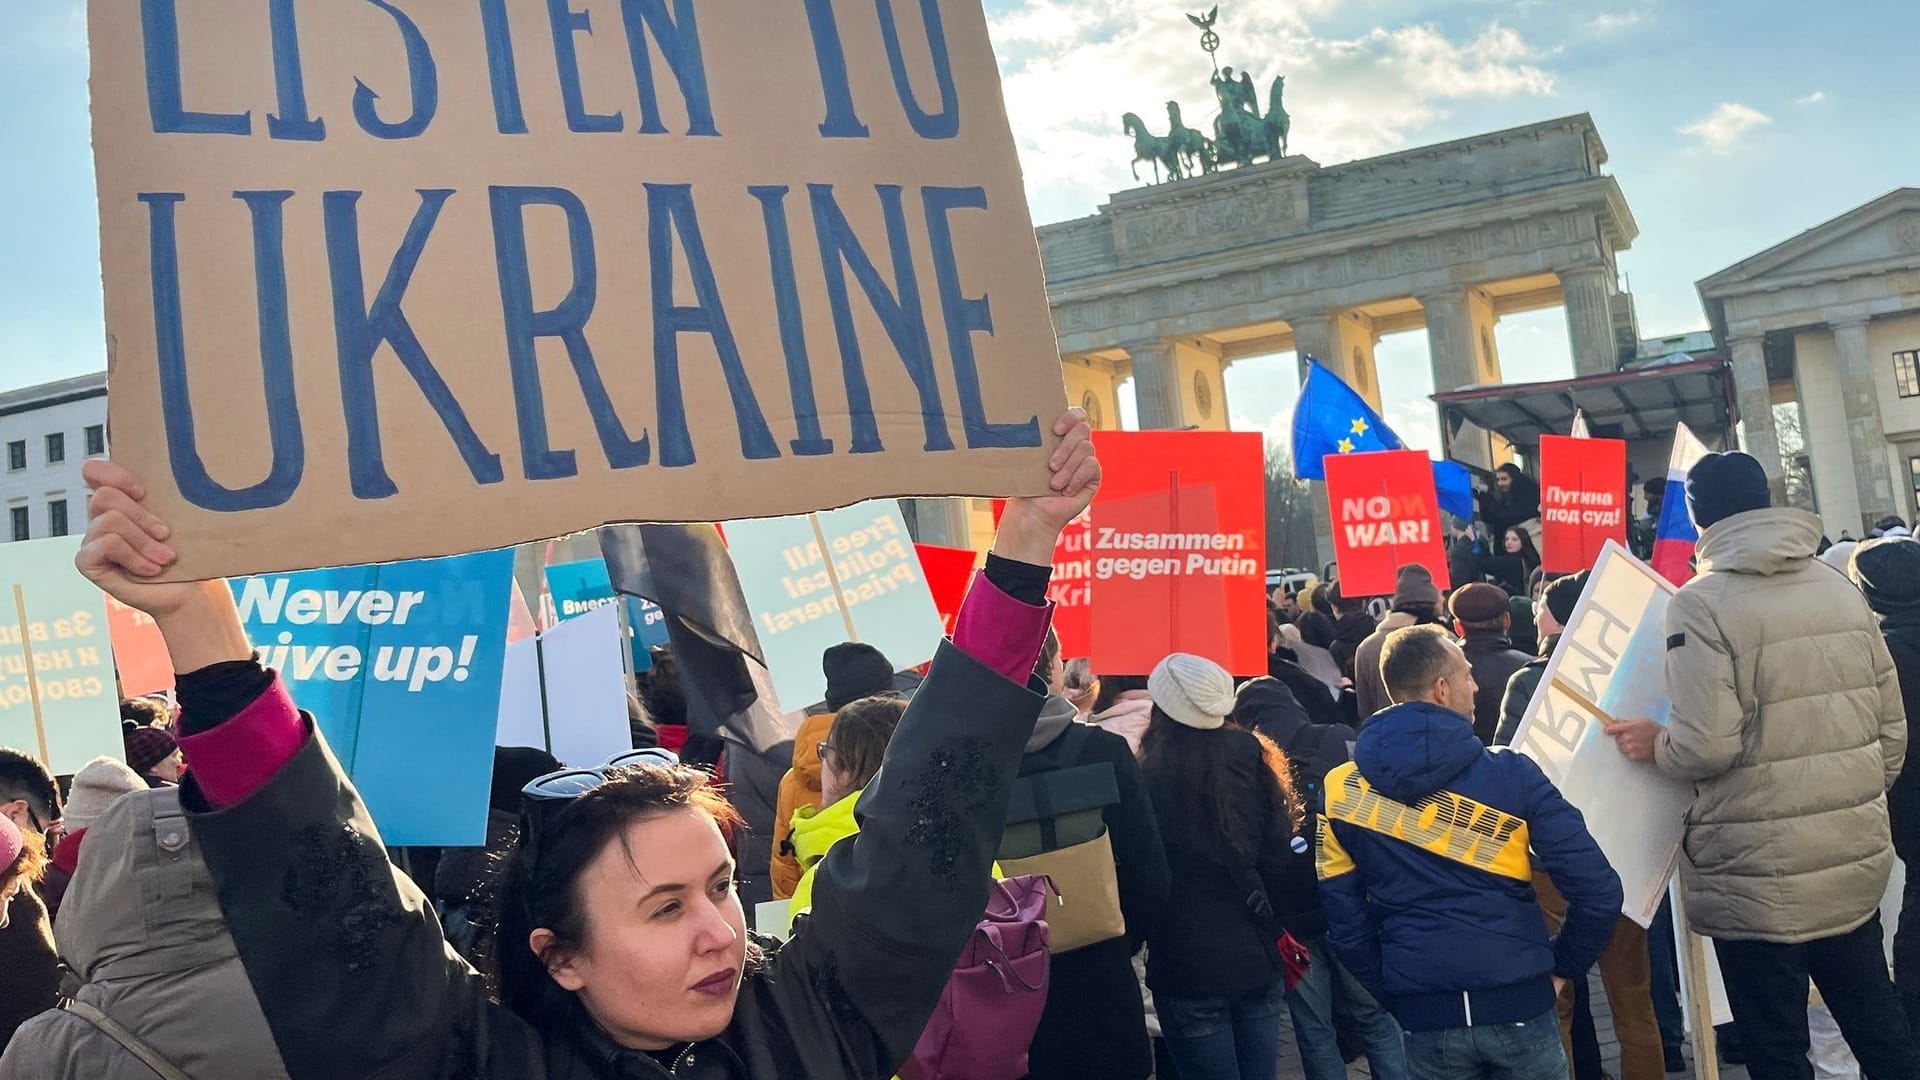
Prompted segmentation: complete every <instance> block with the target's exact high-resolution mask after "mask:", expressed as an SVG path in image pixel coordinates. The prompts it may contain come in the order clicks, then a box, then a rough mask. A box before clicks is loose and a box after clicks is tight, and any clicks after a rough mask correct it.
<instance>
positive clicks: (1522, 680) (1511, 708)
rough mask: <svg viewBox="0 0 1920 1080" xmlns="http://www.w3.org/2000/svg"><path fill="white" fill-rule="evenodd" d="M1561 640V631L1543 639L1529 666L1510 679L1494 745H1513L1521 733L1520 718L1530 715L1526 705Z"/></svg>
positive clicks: (1501, 704)
mask: <svg viewBox="0 0 1920 1080" xmlns="http://www.w3.org/2000/svg"><path fill="white" fill-rule="evenodd" d="M1559 644H1560V635H1559V634H1553V635H1550V636H1549V637H1548V638H1547V640H1545V641H1543V642H1541V643H1540V655H1539V656H1536V657H1534V658H1533V659H1532V660H1529V661H1527V666H1526V667H1523V668H1521V669H1520V670H1519V671H1516V672H1514V673H1513V676H1512V677H1511V678H1509V679H1508V680H1507V690H1506V694H1505V695H1504V696H1502V697H1501V699H1500V727H1499V728H1498V729H1497V730H1495V731H1494V733H1493V745H1495V746H1512V745H1513V737H1514V736H1515V735H1518V734H1519V733H1520V722H1521V721H1522V720H1525V719H1526V718H1527V706H1528V705H1529V704H1531V703H1532V701H1533V694H1534V691H1536V690H1538V689H1540V680H1541V679H1544V678H1546V677H1547V661H1548V660H1550V659H1552V658H1553V650H1554V649H1555V648H1557V647H1558V646H1559ZM1476 678H1477V676H1476Z"/></svg>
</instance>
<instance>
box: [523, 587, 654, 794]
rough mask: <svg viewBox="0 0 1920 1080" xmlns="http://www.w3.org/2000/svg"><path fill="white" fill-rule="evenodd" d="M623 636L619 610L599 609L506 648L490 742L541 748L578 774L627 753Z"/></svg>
mask: <svg viewBox="0 0 1920 1080" xmlns="http://www.w3.org/2000/svg"><path fill="white" fill-rule="evenodd" d="M624 633H625V631H624V630H622V628H621V626H620V609H619V608H617V607H615V606H614V605H612V604H602V605H601V606H599V607H596V608H594V609H593V610H591V611H588V612H585V613H583V614H579V615H575V616H574V617H572V618H569V619H566V620H564V621H562V622H561V623H560V625H558V626H556V627H554V628H553V629H551V630H549V631H547V632H546V633H544V634H541V635H539V638H538V639H537V640H528V641H521V642H516V643H514V644H513V645H509V646H508V647H507V659H506V671H505V674H504V675H503V676H502V677H501V679H500V722H499V725H498V726H497V727H496V728H495V730H494V741H495V743H496V744H497V745H500V746H538V747H542V748H544V749H545V750H546V751H547V752H548V753H550V754H552V755H553V756H554V757H557V758H559V759H560V761H561V763H562V764H564V765H568V766H571V767H574V768H580V769H585V768H591V767H593V766H595V765H598V764H600V763H601V762H603V761H606V760H607V759H608V758H610V757H612V756H613V755H615V754H617V753H620V752H621V751H623V750H631V749H632V748H633V733H632V729H631V728H630V727H629V726H628V723H627V673H626V668H625V666H624V665H623V664H622V662H621V660H620V651H621V648H622V644H621V641H622V637H623V635H624Z"/></svg>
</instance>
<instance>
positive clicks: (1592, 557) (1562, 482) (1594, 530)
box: [1540, 435, 1627, 574]
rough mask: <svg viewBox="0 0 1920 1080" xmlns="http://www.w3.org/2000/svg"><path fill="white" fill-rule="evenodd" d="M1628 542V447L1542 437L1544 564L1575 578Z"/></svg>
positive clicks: (1553, 571) (1615, 441)
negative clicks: (1609, 548)
mask: <svg viewBox="0 0 1920 1080" xmlns="http://www.w3.org/2000/svg"><path fill="white" fill-rule="evenodd" d="M1608 540H1614V541H1617V542H1618V543H1620V544H1621V545H1622V546H1625V544H1626V542H1627V444H1626V443H1625V442H1623V441H1622V440H1620V439H1575V438H1570V437H1568V436H1565V435H1542V436H1540V566H1541V569H1543V570H1545V571H1546V572H1547V573H1549V574H1577V573H1579V572H1580V571H1582V570H1586V569H1590V568H1591V567H1592V566H1593V564H1594V563H1595V562H1597V561H1599V559H1600V550H1601V549H1602V548H1604V547H1606V545H1607V541H1608Z"/></svg>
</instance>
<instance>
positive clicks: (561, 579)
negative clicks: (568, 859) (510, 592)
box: [546, 559, 667, 764]
mask: <svg viewBox="0 0 1920 1080" xmlns="http://www.w3.org/2000/svg"><path fill="white" fill-rule="evenodd" d="M546 575H547V591H548V592H549V593H550V594H551V595H552V597H553V607H554V611H555V613H556V614H557V615H558V616H559V619H560V621H561V622H566V621H567V620H569V619H576V618H579V617H580V616H582V615H585V614H588V613H589V612H592V611H594V610H596V609H598V608H601V607H606V606H609V605H611V604H613V602H614V601H615V600H616V599H625V601H626V604H625V605H624V607H623V609H622V612H621V614H622V615H623V616H624V618H625V619H626V626H627V629H626V635H627V643H628V648H629V650H630V653H631V655H632V658H633V670H634V672H635V673H636V674H638V673H640V672H644V671H651V670H652V669H653V647H654V646H656V645H665V644H666V643H667V613H666V612H664V611H661V610H660V605H659V604H656V603H654V602H653V601H651V600H642V599H640V598H639V597H637V596H628V597H624V598H622V597H620V596H619V594H618V593H616V592H615V591H614V588H613V578H612V576H611V575H609V574H608V572H607V560H605V559H583V560H581V561H580V562H571V563H557V564H554V565H550V566H548V567H547V568H546ZM595 764H598V762H595Z"/></svg>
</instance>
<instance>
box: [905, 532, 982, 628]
mask: <svg viewBox="0 0 1920 1080" xmlns="http://www.w3.org/2000/svg"><path fill="white" fill-rule="evenodd" d="M913 550H914V552H915V553H916V554H918V555H919V556H920V570H921V572H922V573H924V574H926V576H927V592H929V593H930V594H932V596H933V606H934V609H935V610H936V611H938V612H940V625H941V627H942V628H943V629H945V631H946V633H947V636H948V637H952V636H953V624H954V621H955V620H956V619H958V618H959V617H960V605H961V604H962V603H963V602H965V600H966V599H967V588H968V586H970V585H972V584H973V571H974V567H975V566H977V565H978V564H979V562H980V556H979V555H978V554H976V553H975V552H974V551H973V550H972V549H971V548H950V547H938V546H936V545H933V544H915V545H913Z"/></svg>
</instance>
